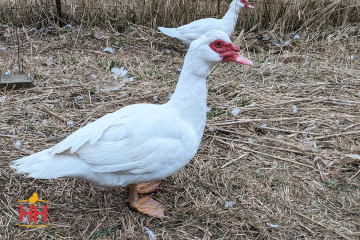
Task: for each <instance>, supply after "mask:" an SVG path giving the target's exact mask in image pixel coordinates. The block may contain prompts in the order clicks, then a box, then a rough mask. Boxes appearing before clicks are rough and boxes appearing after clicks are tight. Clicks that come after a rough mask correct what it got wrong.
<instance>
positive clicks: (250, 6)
mask: <svg viewBox="0 0 360 240" xmlns="http://www.w3.org/2000/svg"><path fill="white" fill-rule="evenodd" d="M245 7H247V8H254V6H253V5H250V4H248V5H246V6H245Z"/></svg>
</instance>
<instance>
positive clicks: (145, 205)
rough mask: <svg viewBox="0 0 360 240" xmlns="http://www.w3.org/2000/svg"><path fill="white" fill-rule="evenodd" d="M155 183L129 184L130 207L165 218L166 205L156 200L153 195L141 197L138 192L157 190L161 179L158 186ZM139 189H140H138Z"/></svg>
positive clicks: (152, 215)
mask: <svg viewBox="0 0 360 240" xmlns="http://www.w3.org/2000/svg"><path fill="white" fill-rule="evenodd" d="M155 183H156V182H154V184H153V183H148V184H149V185H148V184H146V183H145V184H130V185H129V203H130V208H132V209H135V210H138V211H139V212H141V213H143V214H146V215H149V216H150V217H157V218H165V217H166V216H165V214H164V210H165V207H164V205H162V204H161V203H159V202H157V201H155V200H154V199H152V198H151V196H146V197H143V198H140V199H139V195H138V193H150V192H154V191H156V190H157V188H158V187H159V185H160V183H161V181H160V182H159V183H157V186H156V184H155ZM138 189H139V190H138Z"/></svg>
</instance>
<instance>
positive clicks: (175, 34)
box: [158, 27, 186, 41]
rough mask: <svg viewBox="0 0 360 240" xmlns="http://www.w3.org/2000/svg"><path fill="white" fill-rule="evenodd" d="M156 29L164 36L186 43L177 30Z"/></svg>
mask: <svg viewBox="0 0 360 240" xmlns="http://www.w3.org/2000/svg"><path fill="white" fill-rule="evenodd" d="M158 29H159V30H160V31H161V32H162V33H163V34H165V35H168V36H170V37H173V38H177V39H179V40H181V41H186V39H185V38H184V37H183V36H182V35H181V33H180V32H179V31H178V30H177V28H165V27H158Z"/></svg>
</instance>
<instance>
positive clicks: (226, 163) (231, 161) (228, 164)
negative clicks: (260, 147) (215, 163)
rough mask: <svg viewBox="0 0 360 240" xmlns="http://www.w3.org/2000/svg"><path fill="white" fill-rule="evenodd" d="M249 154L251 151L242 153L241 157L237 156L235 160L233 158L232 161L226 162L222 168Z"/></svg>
mask: <svg viewBox="0 0 360 240" xmlns="http://www.w3.org/2000/svg"><path fill="white" fill-rule="evenodd" d="M247 155H249V153H245V154H243V155H241V156H240V157H238V158H236V159H234V160H232V161H230V162H228V163H225V164H224V165H222V167H221V168H224V167H226V166H228V165H230V164H232V163H233V162H236V161H238V160H240V159H242V158H244V157H246V156H247Z"/></svg>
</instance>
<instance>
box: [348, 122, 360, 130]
mask: <svg viewBox="0 0 360 240" xmlns="http://www.w3.org/2000/svg"><path fill="white" fill-rule="evenodd" d="M358 125H360V123H355V124H353V125H350V126H348V127H346V128H344V130H345V131H346V130H349V129H350V128H353V127H356V126H358Z"/></svg>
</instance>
